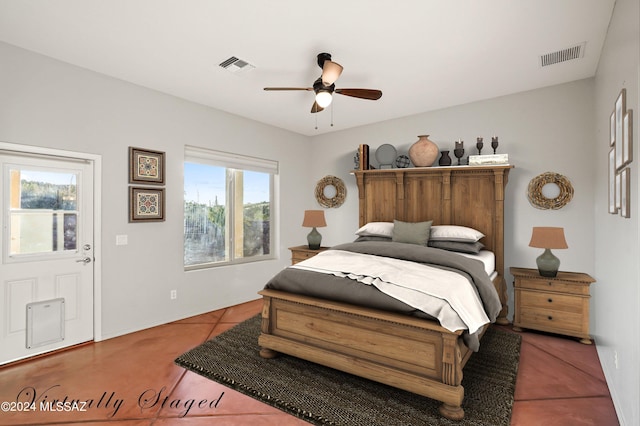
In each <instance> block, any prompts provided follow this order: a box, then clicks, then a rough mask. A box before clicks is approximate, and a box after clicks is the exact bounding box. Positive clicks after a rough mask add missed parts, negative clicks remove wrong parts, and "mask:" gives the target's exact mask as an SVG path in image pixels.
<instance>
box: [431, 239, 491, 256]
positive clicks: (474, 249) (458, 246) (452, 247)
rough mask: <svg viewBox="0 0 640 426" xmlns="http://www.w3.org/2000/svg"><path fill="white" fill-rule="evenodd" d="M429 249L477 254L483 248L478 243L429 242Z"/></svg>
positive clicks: (482, 245)
mask: <svg viewBox="0 0 640 426" xmlns="http://www.w3.org/2000/svg"><path fill="white" fill-rule="evenodd" d="M428 245H429V247H434V248H439V249H442V250H449V251H457V252H459V253H470V254H478V253H480V250H482V248H483V247H484V244H482V243H480V242H477V241H476V242H473V243H466V242H462V241H433V240H429V244H428Z"/></svg>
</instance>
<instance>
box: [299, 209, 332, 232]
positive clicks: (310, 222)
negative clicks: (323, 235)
mask: <svg viewBox="0 0 640 426" xmlns="http://www.w3.org/2000/svg"><path fill="white" fill-rule="evenodd" d="M302 226H304V227H306V228H316V227H321V226H327V222H326V221H325V220H324V210H305V211H304V219H303V220H302Z"/></svg>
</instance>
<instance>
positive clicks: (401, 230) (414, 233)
mask: <svg viewBox="0 0 640 426" xmlns="http://www.w3.org/2000/svg"><path fill="white" fill-rule="evenodd" d="M432 223H433V221H431V220H430V221H428V222H402V221H399V220H394V221H393V236H392V240H393V241H394V242H397V243H409V244H419V245H423V246H424V245H426V244H427V241H429V234H430V233H431V224H432Z"/></svg>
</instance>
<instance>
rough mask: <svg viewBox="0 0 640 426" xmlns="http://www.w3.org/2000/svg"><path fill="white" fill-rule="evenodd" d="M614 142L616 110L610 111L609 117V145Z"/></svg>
mask: <svg viewBox="0 0 640 426" xmlns="http://www.w3.org/2000/svg"><path fill="white" fill-rule="evenodd" d="M615 143H616V110H615V108H614V110H613V111H612V112H611V117H610V118H609V146H613V145H614V144H615Z"/></svg>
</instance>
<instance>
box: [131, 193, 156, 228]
mask: <svg viewBox="0 0 640 426" xmlns="http://www.w3.org/2000/svg"><path fill="white" fill-rule="evenodd" d="M163 221H164V188H142V187H136V186H130V187H129V222H163Z"/></svg>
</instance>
